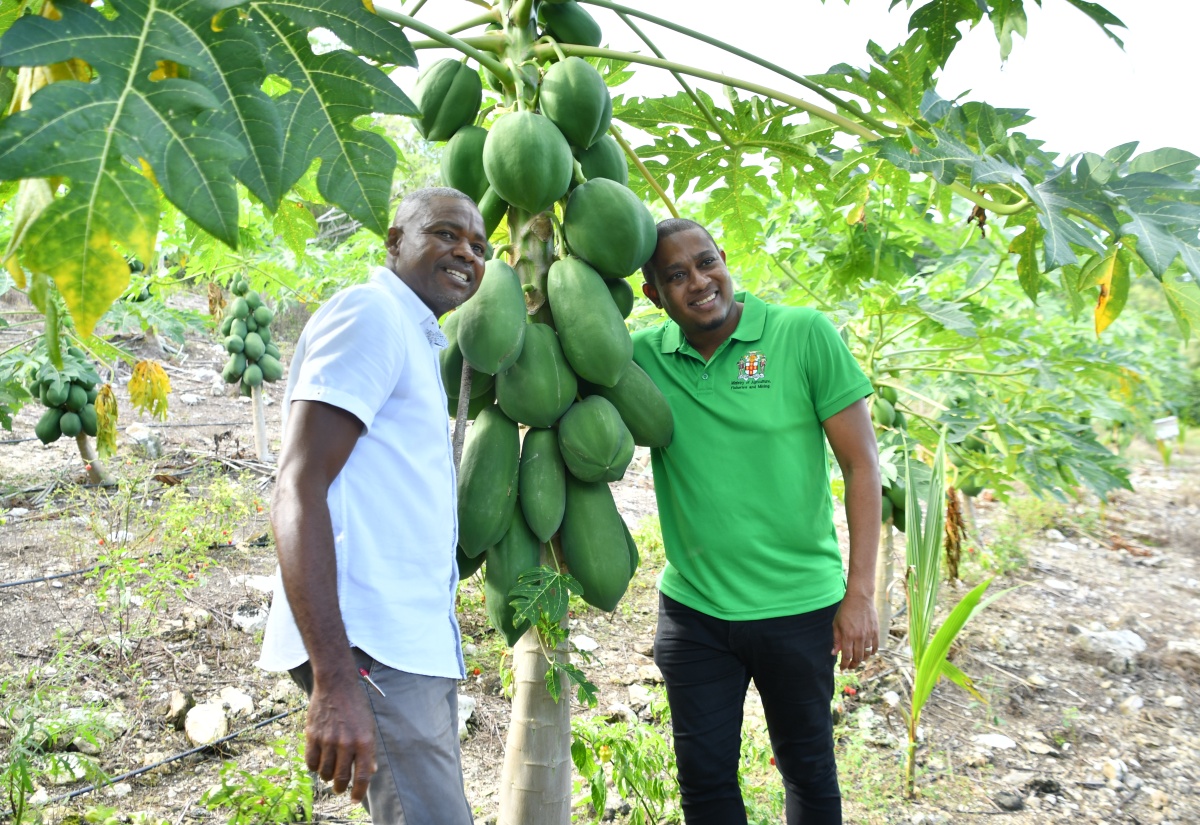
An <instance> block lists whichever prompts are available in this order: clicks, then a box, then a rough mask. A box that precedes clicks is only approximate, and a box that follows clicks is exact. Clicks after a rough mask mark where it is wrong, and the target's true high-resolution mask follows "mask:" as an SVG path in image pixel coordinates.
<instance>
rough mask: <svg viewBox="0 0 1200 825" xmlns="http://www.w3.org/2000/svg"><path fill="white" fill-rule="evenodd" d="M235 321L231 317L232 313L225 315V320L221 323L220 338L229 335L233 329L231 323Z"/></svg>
mask: <svg viewBox="0 0 1200 825" xmlns="http://www.w3.org/2000/svg"><path fill="white" fill-rule="evenodd" d="M236 320H237V319H236V318H234V317H233V315H232V313H229V312H226V313H225V318H224V319H222V321H221V337H225V336H226V335H228V334H229V332H230V330H231V329H232V327H233V322H234V321H236Z"/></svg>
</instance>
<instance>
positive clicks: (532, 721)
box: [497, 209, 571, 825]
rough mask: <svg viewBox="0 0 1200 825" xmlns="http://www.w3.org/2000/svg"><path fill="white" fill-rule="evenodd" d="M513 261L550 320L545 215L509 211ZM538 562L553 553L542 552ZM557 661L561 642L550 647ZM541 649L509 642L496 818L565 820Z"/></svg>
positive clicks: (565, 715)
mask: <svg viewBox="0 0 1200 825" xmlns="http://www.w3.org/2000/svg"><path fill="white" fill-rule="evenodd" d="M508 223H509V225H508V232H509V238H510V239H511V241H512V244H513V253H512V254H513V255H514V257H515V260H514V261H513V268H514V269H516V270H517V273H518V274H519V275H520V276H521V283H522V285H523V286H524V288H525V302H526V308H527V310H528V311H529V314H530V315H532V316H534V318H535V319H536V320H538V321H540V322H542V323H550V322H551V320H552V319H551V316H550V306H549V304H547V303H546V273H547V271H548V270H549V269H550V264H551V263H552V262H553V261H554V228H553V224H552V223H551V221H550V219H549V215H548V214H546V213H543V214H541V215H530V214H528V213H526V212H521V211H520V210H517V209H510V210H509V212H508ZM543 563H550V559H549V558H548V557H546V555H545V552H543ZM553 653H554V656H555V657H557V658H558V659H559V660H561V661H565V660H566V659H567V658H568V657H569V655H570V654H569V653H568V652H567V651H566V650H565V649H561V648H560V649H558V650H555V651H554V652H553ZM548 667H549V665H548V663H547V661H546V653H545V652H544V651H543V649H542V646H541V643H540V640H539V639H538V635H537V633H536V632H529V633H526V634H525V635H524V636H522V637H521V639H520V640H519V641H518V642H517V644H516V647H515V648H514V649H513V670H514V679H513V704H512V718H511V721H510V722H509V727H508V740H507V742H506V743H505V748H504V768H503V771H502V772H501V774H500V815H499V819H498V820H497V825H569V823H570V821H571V700H570V693H569V692H568V686H567V685H566V684H563V685H562V694H561V696H560V699H559V701H558V702H555V701H554V700H553V699H552V698H551V697H550V692H549V691H548V690H546V671H547V670H548Z"/></svg>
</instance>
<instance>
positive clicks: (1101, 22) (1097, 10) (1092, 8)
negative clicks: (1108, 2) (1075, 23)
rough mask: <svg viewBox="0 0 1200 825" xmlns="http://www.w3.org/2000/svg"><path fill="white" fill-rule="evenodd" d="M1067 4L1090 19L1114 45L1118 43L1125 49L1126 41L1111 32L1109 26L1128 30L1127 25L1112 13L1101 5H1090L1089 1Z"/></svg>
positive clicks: (1078, 0) (1076, 0)
mask: <svg viewBox="0 0 1200 825" xmlns="http://www.w3.org/2000/svg"><path fill="white" fill-rule="evenodd" d="M1067 2H1068V3H1070V4H1071V5H1072V6H1074V7H1075V8H1077V9H1079V10H1080V11H1081V12H1083V13H1084V14H1086V15H1087V16H1088V17H1090V18H1091V19H1092V20H1093V21H1094V22H1095V24H1096V25H1097V26H1099V27H1100V28H1101V30H1103V32H1104V33H1105V34H1107V35H1108V36H1109V38H1110V39H1111V40H1112V41H1113V42H1114V43H1116V44H1117V45H1118V46H1120V47H1121V48H1122V49H1123V48H1125V41H1123V40H1122V39H1121V38H1119V37H1117V35H1116V34H1115V33H1113V32H1112V31H1110V30H1109V26H1119V27H1120V28H1122V29H1124V28H1126V26H1125V24H1124V23H1122V22H1121V21H1120V20H1119V19H1118V18H1117V17H1116V16H1115V15H1114V14H1113V13H1112V12H1110V11H1109V10H1108V9H1106V8H1104V6H1101V5H1100V4H1099V3H1090V2H1088V0H1067Z"/></svg>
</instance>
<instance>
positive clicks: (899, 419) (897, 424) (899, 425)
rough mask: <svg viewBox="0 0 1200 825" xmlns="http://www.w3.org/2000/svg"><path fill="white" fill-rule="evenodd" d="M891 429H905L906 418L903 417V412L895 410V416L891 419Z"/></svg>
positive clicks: (906, 425)
mask: <svg viewBox="0 0 1200 825" xmlns="http://www.w3.org/2000/svg"><path fill="white" fill-rule="evenodd" d="M892 429H893V430H907V429H908V419H907V418H905V417H904V413H902V412H900V411H899V410H896V417H895V418H893V419H892Z"/></svg>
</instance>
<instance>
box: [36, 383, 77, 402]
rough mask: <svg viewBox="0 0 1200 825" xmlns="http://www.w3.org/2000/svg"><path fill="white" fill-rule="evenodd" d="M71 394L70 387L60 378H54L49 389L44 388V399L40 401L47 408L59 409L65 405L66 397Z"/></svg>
mask: <svg viewBox="0 0 1200 825" xmlns="http://www.w3.org/2000/svg"><path fill="white" fill-rule="evenodd" d="M70 393H71V385H70V384H69V383H68V382H66V381H63V380H62V379H61V378H56V379H55V380H54V381H53V382H52V383H51V384H50V386H49V387H47V388H46V397H45V398H43V399H42V401H43V402H44V403H45V404H46V406H47V407H61V406H62V405H63V404H65V403H67V396H68V395H70Z"/></svg>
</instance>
